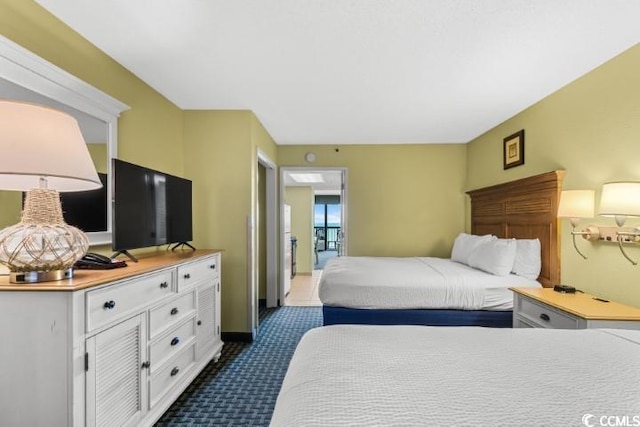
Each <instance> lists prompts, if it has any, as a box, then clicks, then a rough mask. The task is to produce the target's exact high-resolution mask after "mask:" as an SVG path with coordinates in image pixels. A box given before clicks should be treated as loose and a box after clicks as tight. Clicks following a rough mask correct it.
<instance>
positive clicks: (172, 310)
mask: <svg viewBox="0 0 640 427" xmlns="http://www.w3.org/2000/svg"><path fill="white" fill-rule="evenodd" d="M178 312H179V310H178V307H173V308H172V309H171V312H170V313H171V315H172V316H175V315H176V314H178Z"/></svg>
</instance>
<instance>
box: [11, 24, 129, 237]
mask: <svg viewBox="0 0 640 427" xmlns="http://www.w3.org/2000/svg"><path fill="white" fill-rule="evenodd" d="M0 79H4V80H7V81H10V82H12V83H14V84H16V85H19V86H22V87H24V88H26V89H29V90H31V91H33V92H36V93H38V94H40V95H43V96H46V97H48V98H50V99H53V100H55V101H58V102H61V103H63V104H66V105H68V106H70V107H73V108H75V109H76V110H79V111H82V112H84V113H87V114H89V115H91V116H93V117H96V118H98V119H100V120H102V121H104V122H105V123H106V124H107V134H108V135H107V174H108V176H109V181H111V176H112V172H111V159H114V158H116V157H117V154H118V153H117V151H118V117H119V116H120V113H121V112H123V111H125V110H128V109H129V107H128V106H127V105H126V104H123V103H122V102H120V101H118V100H117V99H115V98H113V97H111V96H109V95H107V94H106V93H104V92H102V91H100V90H98V89H96V88H95V87H93V86H91V85H89V84H87V83H85V82H84V81H82V80H80V79H78V78H77V77H75V76H74V75H72V74H69V73H68V72H66V71H64V70H62V69H61V68H59V67H57V66H56V65H53V64H52V63H50V62H48V61H46V60H44V59H43V58H41V57H39V56H38V55H36V54H34V53H32V52H31V51H29V50H27V49H25V48H23V47H22V46H20V45H18V44H16V43H14V42H13V41H11V40H9V39H7V38H6V37H4V36H2V35H0ZM112 193H113V188H112V185H107V230H106V231H104V232H94V233H86V234H87V236H88V237H89V243H90V244H91V245H106V244H110V243H111V233H112V228H113V221H112V218H113V212H112V202H111V201H112V200H113V197H112V196H113V194H112Z"/></svg>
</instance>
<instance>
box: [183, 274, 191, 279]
mask: <svg viewBox="0 0 640 427" xmlns="http://www.w3.org/2000/svg"><path fill="white" fill-rule="evenodd" d="M183 277H184V278H185V279H191V275H190V274H189V273H187V274H185V275H184V276H183Z"/></svg>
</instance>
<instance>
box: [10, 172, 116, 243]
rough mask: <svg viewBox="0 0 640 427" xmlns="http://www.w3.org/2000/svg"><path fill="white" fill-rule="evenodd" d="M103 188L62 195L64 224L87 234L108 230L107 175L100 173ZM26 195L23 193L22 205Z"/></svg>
mask: <svg viewBox="0 0 640 427" xmlns="http://www.w3.org/2000/svg"><path fill="white" fill-rule="evenodd" d="M98 177H99V178H100V182H102V188H98V189H96V190H88V191H71V192H64V193H60V203H61V204H62V216H63V218H64V222H66V223H67V224H69V225H73V226H74V227H77V228H79V229H80V230H82V231H84V232H85V233H94V232H102V231H105V230H107V175H106V174H104V173H98ZM25 197H26V193H22V205H23V206H24V200H25Z"/></svg>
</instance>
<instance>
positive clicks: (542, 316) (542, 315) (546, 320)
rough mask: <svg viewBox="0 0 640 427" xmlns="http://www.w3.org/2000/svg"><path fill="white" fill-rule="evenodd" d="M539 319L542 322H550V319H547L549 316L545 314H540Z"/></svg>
mask: <svg viewBox="0 0 640 427" xmlns="http://www.w3.org/2000/svg"><path fill="white" fill-rule="evenodd" d="M540 318H541V319H542V320H544V321H545V322H548V321H549V320H551V319H550V318H549V315H548V314H545V313H541V314H540Z"/></svg>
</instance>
